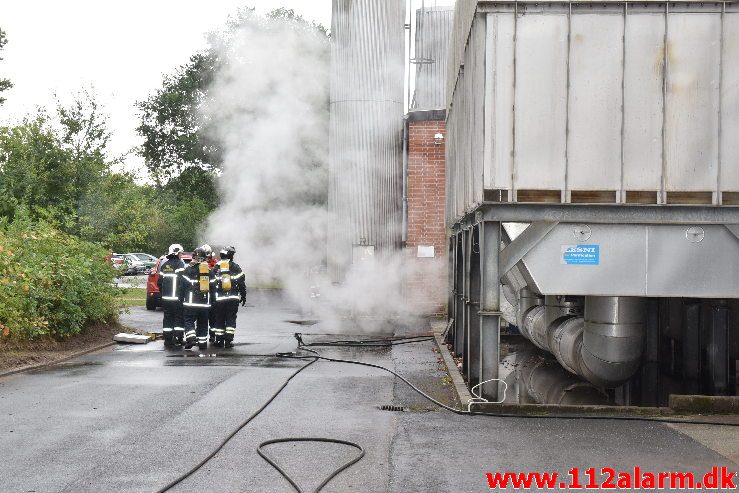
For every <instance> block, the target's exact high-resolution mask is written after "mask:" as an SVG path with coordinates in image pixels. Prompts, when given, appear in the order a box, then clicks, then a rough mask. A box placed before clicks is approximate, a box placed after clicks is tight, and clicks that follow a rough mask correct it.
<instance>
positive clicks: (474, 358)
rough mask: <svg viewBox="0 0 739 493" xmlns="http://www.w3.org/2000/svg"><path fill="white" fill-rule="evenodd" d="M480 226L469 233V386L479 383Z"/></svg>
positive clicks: (474, 227) (467, 366)
mask: <svg viewBox="0 0 739 493" xmlns="http://www.w3.org/2000/svg"><path fill="white" fill-rule="evenodd" d="M480 255H481V254H480V226H479V225H477V226H473V228H472V229H471V234H470V301H469V304H468V305H467V307H468V311H467V314H468V317H469V318H468V320H469V323H468V327H469V331H468V332H467V334H468V337H467V359H466V361H467V364H466V365H465V366H466V368H467V382H468V384H469V386H470V387H473V386H475V385H477V384H478V383H480V293H481V291H482V287H481V282H480V278H481V272H480Z"/></svg>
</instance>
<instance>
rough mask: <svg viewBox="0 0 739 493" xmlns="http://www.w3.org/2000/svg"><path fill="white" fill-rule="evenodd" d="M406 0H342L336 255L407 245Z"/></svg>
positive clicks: (336, 41) (332, 234)
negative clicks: (404, 218) (403, 219)
mask: <svg viewBox="0 0 739 493" xmlns="http://www.w3.org/2000/svg"><path fill="white" fill-rule="evenodd" d="M404 23H405V2H403V1H401V0H334V1H333V16H332V39H331V41H332V50H331V64H332V69H331V128H330V160H329V180H330V189H329V212H330V213H331V221H330V226H329V242H328V259H329V269H330V271H331V274H332V277H333V278H334V280H339V279H340V277H341V275H342V272H343V271H344V270H345V269H346V267H347V266H348V265H349V264H351V263H352V262H353V261H357V260H358V258H357V257H358V256H365V255H374V253H375V252H377V254H379V255H381V254H382V252H384V251H388V250H390V249H393V248H397V247H399V246H400V239H401V227H400V222H401V195H402V124H403V120H402V118H403V113H404V104H403V90H404V82H403V74H404V71H405V67H404V50H405V40H404V32H405V31H404Z"/></svg>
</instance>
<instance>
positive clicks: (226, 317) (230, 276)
mask: <svg viewBox="0 0 739 493" xmlns="http://www.w3.org/2000/svg"><path fill="white" fill-rule="evenodd" d="M235 253H236V249H235V248H234V247H227V248H224V249H223V250H221V261H220V262H218V264H217V265H216V268H215V278H216V289H215V299H214V301H213V312H214V313H215V319H216V320H215V324H216V325H215V330H214V332H215V335H216V346H221V347H224V346H225V347H227V348H230V347H233V340H234V334H235V332H236V314H237V313H238V311H239V302H241V306H244V305H245V304H246V281H245V276H244V272H243V271H242V270H241V267H240V266H239V264H237V263H236V262H234V261H233V259H234V254H235Z"/></svg>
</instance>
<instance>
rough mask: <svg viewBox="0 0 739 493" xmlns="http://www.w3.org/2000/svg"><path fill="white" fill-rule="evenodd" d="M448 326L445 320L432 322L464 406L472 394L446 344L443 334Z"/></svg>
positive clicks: (448, 369)
mask: <svg viewBox="0 0 739 493" xmlns="http://www.w3.org/2000/svg"><path fill="white" fill-rule="evenodd" d="M446 326H447V324H446V322H445V321H443V320H434V321H432V322H431V328H432V329H433V331H434V339H435V340H436V346H437V347H438V348H439V354H441V357H442V358H443V360H444V364H445V365H446V368H447V372H448V373H449V376H450V377H451V379H452V383H453V384H454V390H455V392H456V393H457V398H458V399H459V403H460V405H461V406H462V407H463V408H464V407H465V406H467V403H468V402H469V401H470V400H471V399H472V394H470V391H469V390H468V389H467V385H466V384H465V383H464V378H462V374H461V373H460V372H459V368H457V364H456V363H455V362H454V358H452V355H451V353H450V352H449V350H448V349H447V347H446V344H444V339H443V337H442V334H443V333H444V330H445V329H446Z"/></svg>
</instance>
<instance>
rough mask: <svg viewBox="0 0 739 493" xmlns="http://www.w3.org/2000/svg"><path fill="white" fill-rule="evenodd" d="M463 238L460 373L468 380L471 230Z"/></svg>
mask: <svg viewBox="0 0 739 493" xmlns="http://www.w3.org/2000/svg"><path fill="white" fill-rule="evenodd" d="M463 238H464V287H463V291H462V292H463V293H464V305H463V306H464V338H463V341H462V373H464V375H465V376H467V377H468V378H469V375H470V369H469V363H470V357H469V352H468V350H469V343H470V341H469V339H470V260H471V257H472V228H467V229H465V230H464V233H463Z"/></svg>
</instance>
